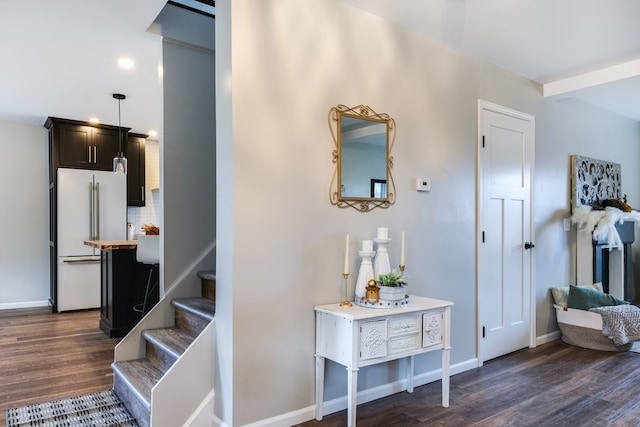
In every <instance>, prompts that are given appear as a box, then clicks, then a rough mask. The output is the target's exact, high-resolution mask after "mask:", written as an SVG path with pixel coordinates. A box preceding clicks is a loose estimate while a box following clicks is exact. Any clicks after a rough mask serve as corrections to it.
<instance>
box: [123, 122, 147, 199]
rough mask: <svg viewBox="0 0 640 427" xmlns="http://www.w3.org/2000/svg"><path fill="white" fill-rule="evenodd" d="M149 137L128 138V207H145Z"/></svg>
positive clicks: (131, 136)
mask: <svg viewBox="0 0 640 427" xmlns="http://www.w3.org/2000/svg"><path fill="white" fill-rule="evenodd" d="M146 138H147V135H142V134H138V133H129V136H128V138H127V151H126V155H127V205H128V206H144V205H145V190H146V185H145V157H144V149H145V140H146Z"/></svg>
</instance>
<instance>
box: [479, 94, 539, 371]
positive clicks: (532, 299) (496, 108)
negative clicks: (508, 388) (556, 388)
mask: <svg viewBox="0 0 640 427" xmlns="http://www.w3.org/2000/svg"><path fill="white" fill-rule="evenodd" d="M483 111H493V112H496V113H499V114H503V115H506V116H509V117H513V118H516V119H520V120H524V121H527V122H529V127H530V132H531V144H530V147H529V150H530V153H529V156H530V159H531V163H530V169H529V234H530V236H529V237H530V241H531V242H535V222H534V198H533V189H534V175H535V128H536V126H535V116H534V115H532V114H528V113H523V112H521V111H517V110H513V109H511V108H507V107H503V106H501V105H498V104H494V103H492V102H489V101H485V100H484V99H480V98H479V99H478V119H477V126H478V127H477V141H476V322H477V323H476V326H477V328H476V358H477V360H478V366H482V364H483V361H482V345H481V343H482V312H481V308H482V307H481V304H480V268H481V266H480V260H479V255H480V246H481V244H482V223H481V221H480V218H481V217H482V216H481V212H482V197H481V196H482V174H481V161H480V160H481V159H480V158H481V155H480V153H481V150H482V112H483ZM529 276H530V286H529V288H530V292H529V305H530V307H529V310H530V316H529V317H530V322H531V326H530V328H531V329H530V331H529V347H531V348H533V347H536V345H537V342H536V292H535V290H536V286H535V283H536V282H535V251H531V263H530V267H529Z"/></svg>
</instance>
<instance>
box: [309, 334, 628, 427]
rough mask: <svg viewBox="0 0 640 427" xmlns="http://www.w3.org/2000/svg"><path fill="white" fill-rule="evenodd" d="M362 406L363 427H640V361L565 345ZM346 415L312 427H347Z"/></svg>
mask: <svg viewBox="0 0 640 427" xmlns="http://www.w3.org/2000/svg"><path fill="white" fill-rule="evenodd" d="M440 387H441V384H440V381H437V382H435V383H431V384H427V385H424V386H421V387H417V388H415V389H414V392H413V393H406V392H402V393H397V394H394V395H392V396H389V397H386V398H383V399H379V400H376V401H373V402H369V403H365V404H362V405H359V406H358V409H357V424H358V426H359V427H368V426H385V427H395V426H397V427H401V426H402V427H407V426H435V425H443V426H456V427H458V426H487V427H489V426H491V427H493V426H505V425H508V426H554V427H555V426H590V427H591V426H640V354H638V353H633V352H626V353H608V352H601V351H594V350H586V349H581V348H578V347H573V346H570V345H567V344H564V343H563V342H561V341H560V340H557V341H554V342H551V343H548V344H544V345H541V346H539V347H537V348H534V349H525V350H520V351H518V352H515V353H512V354H509V355H507V356H503V357H500V358H497V359H494V360H491V361H489V362H487V363H485V364H484V366H483V367H482V368H477V369H473V370H470V371H466V372H463V373H461V374H458V375H455V376H453V377H451V401H450V406H449V408H443V407H442V406H440V404H441V393H440ZM346 419H347V414H346V410H345V411H340V412H338V413H335V414H331V415H328V416H325V417H324V418H323V420H322V421H315V420H313V421H309V422H306V423H303V424H300V426H304V427H319V426H324V427H334V426H335V427H338V426H345V425H346Z"/></svg>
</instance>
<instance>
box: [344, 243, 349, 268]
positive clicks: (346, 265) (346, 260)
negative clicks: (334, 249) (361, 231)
mask: <svg viewBox="0 0 640 427" xmlns="http://www.w3.org/2000/svg"><path fill="white" fill-rule="evenodd" d="M344 274H349V235H348V234H347V242H346V243H345V246H344Z"/></svg>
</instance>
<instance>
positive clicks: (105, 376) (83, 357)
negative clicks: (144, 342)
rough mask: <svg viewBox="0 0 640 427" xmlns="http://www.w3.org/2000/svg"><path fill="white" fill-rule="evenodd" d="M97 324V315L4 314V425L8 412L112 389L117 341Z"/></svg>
mask: <svg viewBox="0 0 640 427" xmlns="http://www.w3.org/2000/svg"><path fill="white" fill-rule="evenodd" d="M99 319H100V312H99V310H86V311H77V312H68V313H60V314H52V313H51V309H49V308H38V309H22V310H3V311H0V425H6V419H5V417H6V410H7V409H8V408H14V407H19V406H24V405H28V404H31V403H39V402H47V401H50V400H56V399H63V398H67V397H73V396H78V395H81V394H86V393H92V392H95V391H100V390H107V389H110V388H112V385H113V373H112V371H111V362H113V349H114V347H115V345H116V344H117V343H118V339H114V338H107V336H106V335H105V334H103V333H102V331H101V330H100V329H99V327H98V322H99Z"/></svg>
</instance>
